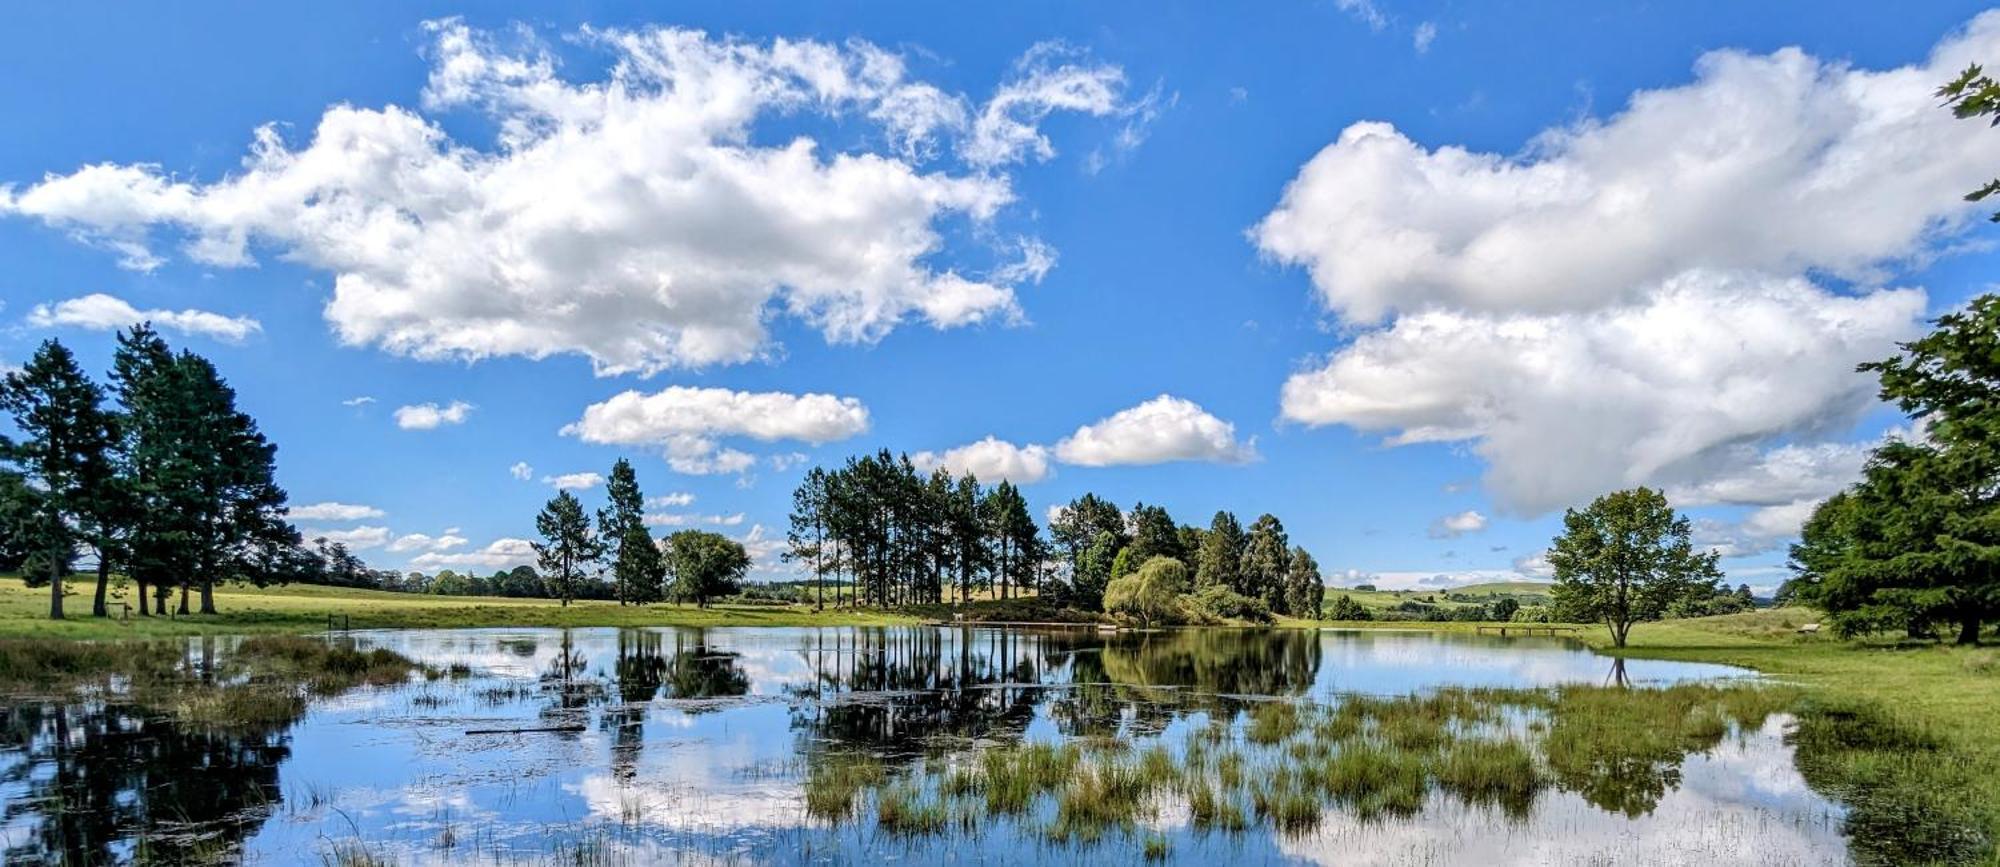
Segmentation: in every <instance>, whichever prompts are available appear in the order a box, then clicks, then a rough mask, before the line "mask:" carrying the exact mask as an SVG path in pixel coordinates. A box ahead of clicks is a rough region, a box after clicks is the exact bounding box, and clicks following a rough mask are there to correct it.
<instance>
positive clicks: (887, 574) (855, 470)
mask: <svg viewBox="0 0 2000 867" xmlns="http://www.w3.org/2000/svg"><path fill="white" fill-rule="evenodd" d="M790 526H791V529H790V532H789V534H788V541H789V543H790V544H789V548H788V550H787V552H786V554H785V557H786V559H787V560H790V561H791V562H793V563H796V564H798V565H799V566H800V567H801V568H803V569H804V570H805V571H806V573H807V574H808V575H809V576H812V582H813V584H814V585H815V587H816V589H818V590H819V592H820V594H821V602H822V604H823V597H824V586H825V585H826V584H828V583H832V584H834V585H837V586H844V587H851V588H852V590H853V592H852V593H851V594H847V595H844V596H842V595H837V596H836V601H851V602H852V603H853V604H859V605H897V604H905V603H932V602H942V601H945V600H947V599H950V600H954V601H967V600H971V599H974V598H977V597H978V596H980V595H987V596H991V597H993V598H998V599H1008V598H1011V597H1014V596H1019V595H1026V594H1033V595H1036V596H1038V597H1041V598H1044V599H1049V600H1052V601H1054V602H1057V603H1059V604H1063V605H1068V606H1070V607H1074V608H1079V609H1086V610H1096V609H1098V608H1100V607H1102V606H1104V605H1105V604H1106V599H1107V596H1106V594H1107V593H1108V592H1109V591H1110V589H1111V588H1112V586H1113V585H1114V583H1115V582H1117V581H1119V580H1120V579H1124V578H1127V577H1129V576H1134V575H1136V574H1137V573H1138V572H1139V571H1140V570H1141V568H1142V567H1143V566H1144V565H1145V564H1147V563H1149V562H1150V561H1152V560H1154V559H1156V558H1164V559H1167V560H1172V561H1174V562H1176V563H1179V564H1181V567H1182V569H1183V570H1186V569H1189V568H1192V570H1193V574H1192V577H1191V579H1190V580H1188V581H1187V582H1185V583H1186V586H1185V587H1184V588H1181V589H1180V590H1178V591H1177V592H1175V593H1174V594H1172V597H1173V598H1172V600H1170V601H1171V605H1172V607H1174V608H1175V609H1176V610H1177V611H1181V612H1183V613H1186V612H1189V611H1193V612H1197V616H1201V615H1203V614H1205V615H1208V616H1213V617H1217V618H1234V619H1252V620H1258V619H1262V620H1268V619H1270V617H1271V615H1272V614H1289V615H1293V616H1299V617H1314V616H1317V615H1318V613H1319V609H1320V604H1321V602H1322V600H1323V598H1324V594H1325V587H1324V584H1323V582H1322V580H1321V576H1320V572H1319V565H1318V563H1317V562H1315V561H1314V560H1313V558H1312V555H1310V554H1307V553H1306V552H1305V550H1304V549H1303V548H1299V547H1296V546H1293V545H1291V544H1290V540H1289V537H1288V536H1287V535H1286V533H1285V528H1284V525H1283V524H1282V523H1280V522H1279V520H1278V519H1277V518H1276V517H1275V516H1272V515H1263V516H1261V517H1259V518H1258V519H1257V520H1256V521H1255V522H1254V523H1253V524H1252V525H1251V526H1250V528H1249V530H1247V531H1246V530H1244V529H1243V527H1242V524H1241V523H1240V522H1239V521H1238V520H1237V519H1236V517H1235V516H1234V515H1232V514H1230V513H1228V512H1217V513H1216V515H1215V518H1214V519H1213V520H1212V521H1211V522H1210V525H1209V527H1208V528H1206V529H1204V528H1201V527H1194V526H1182V525H1179V524H1177V523H1176V522H1175V521H1174V519H1173V517H1172V516H1171V515H1169V514H1168V513H1167V510H1166V509H1164V508H1162V507H1159V506H1149V505H1146V504H1145V503H1139V504H1137V505H1135V506H1133V507H1132V509H1131V510H1130V511H1129V512H1127V511H1124V510H1121V509H1119V508H1118V507H1117V506H1115V505H1113V504H1112V503H1111V502H1110V501H1108V500H1106V499H1104V498H1102V497H1099V496H1098V495H1096V494H1084V495H1083V496H1080V497H1078V498H1076V499H1074V500H1072V501H1070V503H1069V504H1068V505H1065V506H1062V507H1060V508H1058V509H1056V510H1055V512H1054V513H1053V516H1052V518H1051V521H1050V524H1049V527H1048V537H1047V539H1046V540H1045V539H1044V538H1043V536H1042V532H1041V527H1040V526H1038V525H1037V523H1036V522H1035V519H1034V516H1033V515H1031V514H1030V513H1029V511H1028V506H1027V501H1026V499H1025V498H1024V497H1022V495H1021V492H1020V490H1019V489H1018V488H1016V487H1014V486H1013V485H1012V484H1011V483H1009V482H1006V481H1002V482H1000V483H999V484H998V485H994V486H991V487H988V486H985V485H982V484H981V483H980V482H979V480H978V479H977V478H976V477H975V476H973V475H972V474H970V473H966V474H962V475H959V474H953V473H952V472H951V471H950V470H948V469H943V468H940V469H937V470H935V471H933V472H931V473H929V474H925V473H922V472H920V471H919V470H918V469H917V468H916V467H915V465H914V464H912V463H911V462H910V460H909V458H908V456H905V455H896V454H893V453H891V452H889V451H887V450H883V451H879V452H876V453H874V454H870V455H862V456H859V457H853V458H849V459H848V460H847V461H846V463H844V464H843V465H841V466H839V467H837V468H833V469H824V468H814V469H812V470H811V471H809V472H807V473H806V477H805V479H804V481H802V482H801V483H800V485H799V487H798V489H797V490H796V491H795V492H794V494H793V497H792V515H791V525H790ZM1190 563H1191V564H1194V565H1193V566H1192V567H1189V566H1188V565H1187V564H1190ZM1163 568H1165V567H1163ZM1182 596H1186V597H1189V598H1188V599H1187V600H1182V599H1181V598H1180V597H1182ZM1149 616H1151V615H1150V614H1149ZM1169 616H1171V615H1169Z"/></svg>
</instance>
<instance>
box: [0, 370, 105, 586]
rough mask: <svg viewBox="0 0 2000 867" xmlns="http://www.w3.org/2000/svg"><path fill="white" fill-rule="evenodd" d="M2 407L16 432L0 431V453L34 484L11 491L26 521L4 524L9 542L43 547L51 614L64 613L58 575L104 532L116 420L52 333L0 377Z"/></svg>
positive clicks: (101, 393) (99, 391) (33, 548)
mask: <svg viewBox="0 0 2000 867" xmlns="http://www.w3.org/2000/svg"><path fill="white" fill-rule="evenodd" d="M0 410H4V411H5V412H7V413H8V414H9V415H11V416H13V420H14V427H15V429H16V430H18V431H19V432H20V438H19V439H8V438H4V437H0V460H4V461H6V462H7V463H9V464H11V465H12V466H13V467H14V468H15V470H16V471H17V472H18V473H19V474H20V476H21V477H22V478H23V479H24V480H25V481H26V482H28V483H30V484H31V485H32V488H31V490H32V492H33V496H25V495H24V494H23V493H22V492H21V491H18V490H17V491H16V492H15V494H14V496H15V500H14V506H13V507H14V508H16V509H25V510H26V511H28V512H29V513H31V515H32V517H31V518H30V519H29V520H26V521H22V522H20V523H18V524H15V525H14V526H12V527H10V528H8V529H9V531H10V533H11V534H13V535H14V540H13V541H12V542H10V543H9V545H8V547H17V548H23V549H26V550H30V551H40V552H42V553H43V555H44V556H43V557H42V559H41V563H42V564H43V566H44V568H46V569H47V573H46V574H47V575H48V579H49V617H51V618H53V619H57V620H60V619H62V616H63V587H62V578H63V575H64V574H65V573H67V572H68V567H69V561H70V558H69V555H68V552H69V551H70V550H71V549H73V548H74V547H75V546H76V544H77V543H79V542H83V541H87V540H90V539H92V538H95V537H96V536H97V534H98V533H101V532H104V530H103V528H102V526H101V525H102V521H101V520H99V517H100V516H99V512H100V507H99V505H98V504H99V503H100V502H101V501H103V500H105V499H107V498H110V497H114V496H115V493H114V492H113V481H114V479H115V478H116V467H115V464H114V458H113V454H112V452H113V449H114V448H115V446H116V443H117V441H118V422H117V419H116V417H115V416H114V415H112V413H110V412H109V411H107V410H106V409H105V407H104V390H103V389H102V388H100V387H98V385H97V384H96V383H94V382H92V381H91V380H90V377H89V375H87V374H85V373H84V372H83V368H81V367H79V366H78V365H77V363H76V356H75V355H73V354H71V353H70V351H69V349H68V348H67V347H65V346H63V345H62V344H61V343H58V342H56V341H54V340H46V341H43V342H42V345H41V347H40V348H38V349H36V350H35V354H34V356H33V357H32V358H30V359H29V360H28V363H27V364H26V365H23V366H22V367H21V369H20V370H16V371H12V372H10V373H8V374H7V375H6V376H5V378H4V379H0Z"/></svg>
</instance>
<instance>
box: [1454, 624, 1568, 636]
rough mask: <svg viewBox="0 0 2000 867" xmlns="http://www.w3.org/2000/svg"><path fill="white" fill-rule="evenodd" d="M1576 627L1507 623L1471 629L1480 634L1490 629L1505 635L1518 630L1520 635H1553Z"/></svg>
mask: <svg viewBox="0 0 2000 867" xmlns="http://www.w3.org/2000/svg"><path fill="white" fill-rule="evenodd" d="M1576 629H1577V628H1576V627H1574V626H1555V625H1551V624H1548V623H1508V624H1505V625H1495V626H1478V627H1474V630H1473V631H1475V632H1477V633H1479V634H1480V635H1486V634H1487V630H1492V631H1493V632H1494V633H1497V634H1499V635H1501V636H1502V637H1505V636H1506V635H1507V634H1508V633H1509V632H1518V633H1520V634H1522V635H1549V636H1553V635H1555V634H1556V633H1558V632H1575V631H1576Z"/></svg>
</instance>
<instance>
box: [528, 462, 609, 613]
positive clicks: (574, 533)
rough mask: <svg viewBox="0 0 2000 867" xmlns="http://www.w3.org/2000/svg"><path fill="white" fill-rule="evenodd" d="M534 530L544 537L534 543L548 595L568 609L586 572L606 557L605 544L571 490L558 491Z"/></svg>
mask: <svg viewBox="0 0 2000 867" xmlns="http://www.w3.org/2000/svg"><path fill="white" fill-rule="evenodd" d="M535 530H536V532H539V533H541V534H542V541H540V542H536V543H534V547H535V555H536V558H537V560H538V561H539V562H540V563H541V567H542V579H543V580H544V581H546V582H547V583H548V593H549V595H550V596H554V597H556V598H557V599H560V600H562V604H563V605H564V606H565V607H567V606H568V605H569V603H570V600H572V599H575V598H576V587H577V583H578V582H579V581H581V580H583V575H584V570H586V569H588V568H590V566H591V564H593V563H596V562H597V560H598V558H600V557H602V556H604V546H603V543H602V542H600V541H599V539H598V537H597V534H596V533H593V532H591V529H590V516H589V515H586V514H584V511H583V503H581V502H578V501H577V499H576V497H575V496H573V495H572V494H570V492H568V491H557V492H556V495H555V497H554V498H553V499H551V500H549V502H548V504H547V505H545V506H543V507H542V512H541V514H539V515H536V516H535Z"/></svg>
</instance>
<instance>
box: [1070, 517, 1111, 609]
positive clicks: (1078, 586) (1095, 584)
mask: <svg viewBox="0 0 2000 867" xmlns="http://www.w3.org/2000/svg"><path fill="white" fill-rule="evenodd" d="M1123 550H1124V549H1123V548H1120V547H1119V542H1118V537H1117V536H1115V535H1113V534H1112V533H1111V532H1109V531H1099V532H1098V534H1097V538H1096V540H1095V541H1093V542H1092V543H1091V545H1090V547H1089V548H1086V549H1084V551H1083V555H1082V556H1081V557H1078V558H1077V561H1076V565H1075V567H1074V569H1073V571H1072V572H1071V573H1070V585H1071V587H1072V588H1073V589H1074V591H1075V595H1074V598H1073V599H1072V600H1071V601H1072V602H1073V603H1074V604H1075V605H1076V606H1077V607H1078V608H1083V609H1086V610H1095V609H1097V608H1100V607H1102V606H1103V605H1104V588H1105V586H1106V585H1108V584H1110V583H1111V573H1112V570H1113V567H1114V566H1115V565H1116V564H1117V560H1118V555H1119V552H1121V551H1123Z"/></svg>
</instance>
